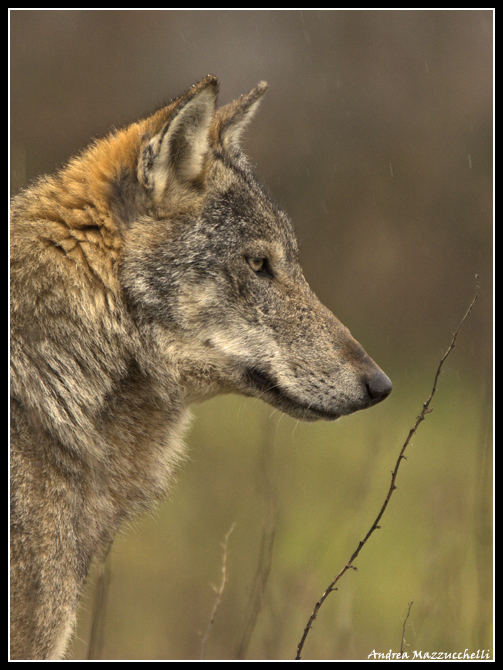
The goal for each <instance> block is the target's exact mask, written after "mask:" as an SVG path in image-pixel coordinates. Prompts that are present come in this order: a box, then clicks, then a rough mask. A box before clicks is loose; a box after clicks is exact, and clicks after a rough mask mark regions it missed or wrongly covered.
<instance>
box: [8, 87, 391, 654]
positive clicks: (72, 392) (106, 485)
mask: <svg viewBox="0 0 503 670" xmlns="http://www.w3.org/2000/svg"><path fill="white" fill-rule="evenodd" d="M217 88H218V85H217V80H216V78H215V77H213V76H210V75H208V76H207V77H205V78H204V79H202V80H201V81H199V82H198V83H197V84H195V85H194V86H192V87H191V88H190V89H189V90H188V91H186V92H185V93H184V94H183V95H181V96H180V97H178V98H176V99H174V100H173V101H172V102H171V103H170V104H168V105H167V106H165V107H163V108H161V109H159V110H158V111H156V112H155V113H154V114H152V115H150V116H148V117H147V118H144V119H142V120H140V121H137V122H136V123H133V124H131V125H129V126H127V127H125V128H123V129H120V130H117V131H114V132H112V133H111V134H110V135H108V136H107V137H105V138H104V139H102V140H99V141H96V142H95V143H93V144H92V145H90V146H89V147H88V148H86V149H85V150H84V151H83V152H82V153H81V154H80V155H79V156H77V157H76V158H74V159H72V160H70V161H69V162H68V163H67V164H66V165H65V167H64V168H63V169H61V170H60V171H59V172H57V173H56V174H54V175H52V176H44V177H42V178H40V179H38V181H36V182H35V183H34V184H33V185H32V186H31V187H29V188H28V189H26V190H25V191H23V192H22V193H20V194H19V195H18V196H16V197H15V198H14V199H13V202H12V216H11V234H12V244H11V275H10V277H11V308H12V313H11V359H12V370H11V392H12V396H11V419H12V432H11V468H12V483H11V496H12V497H11V516H12V525H11V538H10V539H11V592H10V597H11V606H12V612H11V656H12V658H24V659H47V658H61V657H63V656H64V653H65V649H66V646H67V642H68V639H69V637H70V635H71V632H72V629H73V626H74V621H75V612H76V608H77V604H78V598H79V593H80V591H81V588H82V585H83V582H84V580H85V577H86V575H87V572H88V569H89V565H90V562H91V560H92V559H93V558H95V557H97V556H98V555H99V554H100V552H102V551H103V550H104V548H105V547H108V546H109V544H110V542H111V541H112V539H113V537H114V535H115V533H116V531H117V529H118V528H119V526H120V525H121V523H122V522H123V521H124V520H126V519H128V518H130V517H131V516H132V515H135V514H137V513H138V512H140V511H141V510H143V509H146V508H148V507H150V506H151V505H152V504H153V502H154V501H155V500H157V499H159V498H161V497H162V496H164V495H165V494H166V491H167V490H168V489H169V487H170V485H171V483H172V481H173V476H174V473H175V472H176V470H177V467H178V466H179V464H180V462H181V460H183V453H184V446H183V443H182V441H181V438H182V433H183V428H184V425H185V424H186V421H187V413H188V409H187V408H188V407H189V405H190V404H191V403H193V402H199V401H201V400H204V399H206V398H209V397H211V396H214V395H215V394H218V393H240V394H244V395H247V396H254V397H257V398H262V399H263V400H265V401H266V402H268V403H270V404H271V405H272V406H273V407H276V408H278V409H279V410H282V411H283V412H286V413H288V414H290V415H291V416H293V417H296V418H298V419H304V420H309V421H312V420H316V419H329V420H330V419H337V418H338V417H340V416H342V415H344V414H350V413H351V412H355V411H356V410H360V409H363V408H366V407H370V406H371V405H374V404H375V403H377V402H379V401H381V400H383V399H384V398H385V397H386V396H387V395H388V394H389V392H390V391H391V382H390V380H389V379H388V377H387V376H386V375H385V374H384V373H383V372H382V370H380V368H379V367H378V366H377V365H376V364H375V363H374V362H373V361H372V359H371V358H370V357H369V356H368V355H367V354H366V352H365V351H364V350H363V348H362V347H361V346H360V345H359V344H358V342H357V341H356V340H354V339H353V337H352V336H351V334H350V332H349V330H348V329H347V328H346V327H345V326H344V325H343V324H342V323H340V321H338V320H337V318H336V317H335V316H334V315H333V314H332V313H331V312H330V311H329V310H328V309H327V308H326V307H324V306H323V305H322V304H321V303H320V302H319V300H318V299H317V297H316V296H315V295H314V293H313V292H312V291H311V289H310V288H309V285H308V283H307V282H306V280H305V278H304V276H303V274H302V270H301V267H300V265H299V252H298V248H297V242H296V240H295V236H294V232H293V228H292V225H291V223H290V220H289V218H288V217H287V215H286V214H285V213H284V212H283V211H281V209H279V208H278V206H277V205H276V204H275V203H274V202H273V201H272V200H271V199H270V198H269V196H268V195H267V194H266V192H265V191H264V189H263V188H262V187H261V186H260V185H259V183H258V182H257V180H256V177H255V175H254V171H253V169H252V167H251V165H250V163H249V161H248V160H247V158H246V156H245V155H244V153H243V152H242V150H241V148H240V137H241V134H242V132H243V130H244V129H245V128H246V126H247V124H248V122H249V121H250V119H251V118H252V117H253V115H254V113H255V111H256V109H257V106H258V105H259V102H260V100H261V98H262V96H263V94H264V92H265V90H266V88H267V86H266V84H265V83H264V82H261V83H259V84H258V86H256V88H254V89H253V90H252V91H251V92H250V93H248V94H246V95H243V96H241V97H240V98H239V99H237V100H235V101H234V102H232V103H230V104H228V105H226V106H224V107H221V108H219V109H216V97H217Z"/></svg>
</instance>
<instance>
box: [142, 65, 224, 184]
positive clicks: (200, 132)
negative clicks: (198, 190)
mask: <svg viewBox="0 0 503 670" xmlns="http://www.w3.org/2000/svg"><path fill="white" fill-rule="evenodd" d="M217 92H218V82H217V79H216V78H215V77H213V76H212V75H208V76H207V77H205V78H204V79H202V80H201V81H200V82H198V83H197V84H194V86H192V87H191V88H190V89H189V90H188V91H187V92H186V93H185V94H184V95H183V96H182V97H181V98H179V99H178V100H176V101H175V103H173V105H174V106H173V105H170V106H169V107H168V108H166V110H167V114H168V115H169V117H168V119H167V120H166V121H165V122H164V125H163V126H162V127H161V129H160V130H159V131H158V132H156V133H155V134H154V135H153V136H152V137H151V138H150V139H149V140H148V141H147V143H146V144H145V145H144V146H143V148H142V150H141V156H140V161H139V169H138V178H139V179H140V181H141V183H143V185H144V186H145V187H146V188H148V189H152V190H153V191H154V194H155V195H159V194H160V193H162V192H163V191H164V190H165V188H166V185H167V183H168V181H169V180H170V179H172V178H174V179H176V180H177V181H178V182H180V183H182V184H190V183H195V182H197V181H199V180H200V179H201V178H202V173H203V171H204V163H205V159H206V155H207V153H208V149H209V136H208V135H209V128H210V125H211V122H212V120H213V117H214V115H215V105H216V97H217Z"/></svg>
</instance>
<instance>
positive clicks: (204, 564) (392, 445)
mask: <svg viewBox="0 0 503 670" xmlns="http://www.w3.org/2000/svg"><path fill="white" fill-rule="evenodd" d="M456 355H457V354H456V353H455V354H454V355H453V358H452V360H450V361H449V362H448V363H447V365H446V368H445V370H444V372H443V373H442V376H441V378H440V385H439V389H438V391H437V395H436V396H435V399H434V402H433V408H434V411H433V413H432V414H431V415H429V416H428V417H427V418H426V420H425V422H424V423H423V424H422V425H421V427H420V428H419V431H418V434H417V436H416V438H415V439H414V441H413V443H412V445H411V447H410V449H409V453H408V460H407V461H406V462H405V463H404V464H403V465H402V468H401V470H400V473H399V476H398V490H397V491H396V492H395V494H394V496H393V499H392V501H391V503H390V506H389V508H388V510H387V511H386V513H385V516H384V518H383V521H382V530H379V531H378V532H377V533H375V534H374V536H372V538H371V539H370V540H369V542H368V544H367V545H366V546H365V547H364V549H363V551H362V553H361V555H360V557H359V558H358V560H357V566H358V571H357V572H353V571H350V572H349V573H348V574H347V575H345V577H344V579H343V580H342V582H341V585H340V588H339V590H338V591H337V592H335V593H333V594H331V596H330V597H329V599H328V600H327V601H326V603H325V604H324V606H323V608H322V609H321V611H320V613H319V616H318V618H317V620H316V621H315V623H314V626H313V629H312V631H311V633H310V635H309V637H308V640H307V642H306V646H305V648H304V656H303V657H304V658H306V659H310V658H311V659H365V658H367V656H368V654H369V653H370V652H371V651H372V650H373V649H376V650H378V651H379V650H380V651H387V650H388V649H393V650H395V651H398V650H399V648H400V640H401V627H402V623H403V620H404V617H405V614H406V611H407V605H408V603H409V601H411V600H413V601H414V607H413V609H412V612H411V616H410V618H409V621H408V624H407V634H406V640H407V643H408V644H409V645H411V647H410V648H412V649H422V650H429V651H433V650H444V651H459V650H462V651H463V650H464V649H465V648H469V649H472V650H475V651H476V650H477V649H491V648H492V629H491V621H492V603H491V593H492V563H491V561H492V546H491V538H492V532H491V509H492V502H491V481H492V472H491V467H492V459H491V443H492V441H491V391H490V387H489V386H488V384H489V381H487V380H485V381H484V379H482V377H481V376H480V375H476V374H472V375H471V376H470V374H469V373H468V372H466V370H463V368H462V366H460V363H461V362H462V361H461V360H460V359H459V357H458V361H457V364H456ZM437 363H438V360H432V362H431V370H428V369H426V368H427V366H419V368H420V369H418V370H417V371H416V374H415V375H414V374H411V373H410V371H407V372H403V371H401V370H400V369H397V370H395V371H393V370H390V374H391V376H392V378H393V381H394V390H393V394H392V395H391V396H390V398H389V399H388V400H386V402H384V403H382V404H381V405H378V406H376V407H374V408H371V409H370V410H366V411H365V412H360V413H357V414H355V415H352V416H349V417H345V418H343V419H342V420H340V421H337V422H336V423H326V422H318V423H314V424H312V423H311V424H303V423H300V422H297V421H295V420H293V419H290V418H289V417H287V416H282V415H280V414H279V413H278V412H276V411H274V410H272V409H271V408H270V407H268V406H267V405H265V404H263V403H260V402H258V401H253V400H250V399H245V398H240V397H235V396H226V397H220V398H216V399H214V400H212V401H210V402H207V403H205V404H203V405H201V406H198V407H196V408H195V409H194V415H195V420H194V422H193V425H192V429H191V431H190V433H189V434H188V436H187V443H188V444H189V452H190V461H189V462H188V463H187V464H186V466H185V468H184V469H183V470H182V471H181V472H180V476H179V479H178V483H177V485H176V487H175V489H174V490H173V492H172V496H171V499H170V500H168V501H166V502H165V503H163V504H162V505H160V507H159V508H158V509H157V510H156V512H155V514H153V515H151V516H148V517H144V518H142V519H140V520H138V521H137V522H135V524H134V525H133V526H132V527H129V528H128V529H126V530H127V532H125V533H123V534H122V535H121V536H120V537H119V538H118V539H117V540H116V542H115V544H114V546H113V548H112V552H111V574H112V578H111V585H110V593H109V600H108V603H107V616H106V623H105V630H104V646H103V658H105V659H119V658H122V659H197V658H199V654H200V646H201V635H202V634H203V633H204V631H205V630H206V627H207V623H208V619H209V616H210V613H211V609H212V606H213V602H214V598H215V594H214V592H213V590H212V587H211V585H212V584H217V583H218V581H219V578H220V565H221V542H222V540H223V538H224V536H225V534H226V532H227V531H228V529H229V527H230V526H231V524H232V523H235V524H236V526H235V530H234V532H233V534H232V536H231V538H230V541H229V546H228V559H227V560H228V582H227V584H226V588H225V592H224V594H223V599H222V603H221V605H220V608H219V610H218V612H217V616H216V620H215V622H214V625H213V628H212V631H211V636H210V638H209V640H208V643H207V647H206V654H205V658H207V659H212V658H213V659H233V658H237V654H238V649H239V646H240V643H241V641H242V639H243V633H244V629H245V626H246V625H247V621H249V618H250V608H251V607H253V603H254V602H255V605H257V602H258V604H259V608H258V612H257V613H256V614H257V616H256V625H255V627H254V629H253V631H252V633H251V636H250V640H249V645H248V646H247V649H246V654H245V656H244V658H248V659H292V658H294V656H295V652H296V646H297V643H298V641H299V638H300V636H301V634H302V631H303V629H304V626H305V624H306V621H307V618H308V617H309V615H310V613H311V611H312V608H313V605H314V603H315V601H316V600H317V599H318V597H319V596H320V595H321V593H322V591H323V590H324V589H325V588H326V587H327V586H328V583H329V582H330V580H331V579H332V578H333V576H334V575H335V573H336V572H338V571H339V570H340V569H341V568H342V567H343V565H344V563H345V561H346V560H347V559H348V558H349V555H350V554H351V553H352V551H353V549H354V548H355V546H356V544H357V543H358V541H359V540H360V539H361V538H362V536H363V535H364V534H365V533H366V531H367V530H368V528H369V526H370V524H371V522H372V520H373V519H374V517H375V514H376V513H377V510H378V508H379V506H380V505H381V503H382V501H383V499H384V496H385V493H386V490H387V487H388V485H389V477H390V471H391V469H392V467H393V465H394V462H395V460H396V457H397V455H398V451H399V449H400V446H401V444H402V442H403V440H404V439H405V436H406V434H407V432H408V429H409V427H410V426H411V425H412V423H413V422H414V419H415V416H416V414H417V413H419V410H420V407H421V403H422V402H423V401H424V400H425V399H426V397H427V395H428V393H429V390H430V388H431V383H432V378H433V373H434V369H435V367H436V364H437ZM264 537H265V538H266V539H267V538H269V540H270V541H272V540H273V545H272V553H271V556H270V559H271V566H270V573H269V574H268V579H267V581H266V584H265V588H264V592H263V594H262V595H261V597H259V598H258V599H257V598H256V597H255V600H254V599H253V588H254V586H253V585H254V584H255V583H256V577H257V575H256V573H257V564H258V561H259V554H260V551H261V544H262V542H263V538H264ZM266 576H267V575H266ZM93 582H94V579H93V576H91V578H90V580H89V583H88V587H87V591H86V594H85V596H84V599H83V605H82V607H81V612H80V615H79V616H80V618H79V627H78V631H77V637H76V639H75V641H74V643H73V648H72V651H71V655H70V658H74V659H78V658H85V653H86V645H87V639H88V636H89V629H90V621H89V619H90V612H91V610H92V597H93V589H92V585H93ZM255 596H256V594H255ZM406 648H409V647H406Z"/></svg>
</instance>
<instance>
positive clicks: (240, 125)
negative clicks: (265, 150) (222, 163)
mask: <svg viewBox="0 0 503 670" xmlns="http://www.w3.org/2000/svg"><path fill="white" fill-rule="evenodd" d="M266 91H267V82H265V81H261V82H259V83H258V84H257V86H255V88H253V89H252V90H251V91H250V92H249V93H246V94H245V95H242V96H241V97H240V98H238V99H237V100H234V102H231V103H229V104H228V105H225V106H224V107H221V108H220V109H219V110H218V112H217V114H216V119H217V124H218V133H219V139H220V142H221V143H222V145H223V146H224V148H226V149H229V148H231V147H233V146H234V147H239V141H240V139H241V135H242V134H243V131H244V130H245V129H246V127H247V126H248V124H249V123H250V121H251V120H252V118H253V117H254V116H255V112H256V111H257V109H258V107H259V105H260V102H261V99H262V96H263V95H264V93H265V92H266Z"/></svg>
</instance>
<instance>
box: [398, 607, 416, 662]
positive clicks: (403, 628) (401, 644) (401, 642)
mask: <svg viewBox="0 0 503 670" xmlns="http://www.w3.org/2000/svg"><path fill="white" fill-rule="evenodd" d="M413 604H414V601H413V600H411V601H410V603H409V608H408V609H407V614H406V615H405V619H404V620H403V624H402V639H401V641H400V653H401V654H403V651H404V649H403V648H404V647H405V626H406V625H407V621H408V619H409V615H410V610H411V609H412V605H413Z"/></svg>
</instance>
